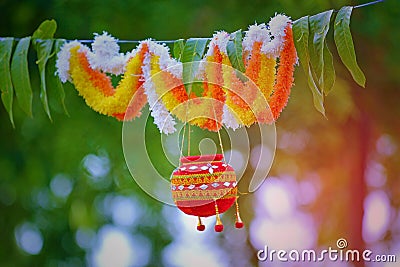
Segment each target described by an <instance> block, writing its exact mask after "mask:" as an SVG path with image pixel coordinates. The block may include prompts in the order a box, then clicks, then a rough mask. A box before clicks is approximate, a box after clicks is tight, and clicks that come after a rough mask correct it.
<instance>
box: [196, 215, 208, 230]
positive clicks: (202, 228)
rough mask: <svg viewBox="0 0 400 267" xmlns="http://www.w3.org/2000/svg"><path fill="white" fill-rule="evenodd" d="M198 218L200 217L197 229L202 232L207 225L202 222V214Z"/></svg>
mask: <svg viewBox="0 0 400 267" xmlns="http://www.w3.org/2000/svg"><path fill="white" fill-rule="evenodd" d="M198 218H199V222H198V223H197V231H200V232H202V231H204V230H205V229H206V226H205V225H204V224H203V223H202V222H201V218H200V216H199V217H198Z"/></svg>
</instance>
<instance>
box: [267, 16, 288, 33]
mask: <svg viewBox="0 0 400 267" xmlns="http://www.w3.org/2000/svg"><path fill="white" fill-rule="evenodd" d="M291 22H292V21H291V20H290V17H288V16H286V15H282V14H275V17H273V18H271V20H270V21H269V23H268V25H269V29H270V31H271V35H272V36H274V37H278V36H282V37H283V36H285V28H286V27H287V25H288V23H291Z"/></svg>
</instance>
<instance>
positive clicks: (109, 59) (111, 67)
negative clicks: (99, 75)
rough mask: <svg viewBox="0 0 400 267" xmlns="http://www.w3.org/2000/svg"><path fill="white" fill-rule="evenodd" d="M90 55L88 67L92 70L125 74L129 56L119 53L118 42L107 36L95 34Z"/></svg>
mask: <svg viewBox="0 0 400 267" xmlns="http://www.w3.org/2000/svg"><path fill="white" fill-rule="evenodd" d="M92 51H93V52H92V53H90V54H89V55H88V59H89V63H90V66H91V67H92V68H93V69H97V70H101V71H104V72H108V73H112V74H115V75H119V74H122V73H124V72H125V66H126V62H127V60H128V59H129V57H128V56H129V55H128V56H125V55H124V54H122V53H119V45H118V40H117V39H115V38H114V37H112V36H111V35H109V34H108V33H107V32H103V34H101V35H99V34H95V37H94V42H93V44H92Z"/></svg>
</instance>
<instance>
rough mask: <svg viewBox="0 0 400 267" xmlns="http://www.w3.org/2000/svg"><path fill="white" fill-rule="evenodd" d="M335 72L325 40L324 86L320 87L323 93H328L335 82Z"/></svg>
mask: <svg viewBox="0 0 400 267" xmlns="http://www.w3.org/2000/svg"><path fill="white" fill-rule="evenodd" d="M335 79H336V73H335V66H334V65H333V57H332V53H331V51H330V50H329V47H328V45H327V44H326V42H325V47H324V87H323V88H322V90H323V92H324V94H325V95H328V94H329V93H330V92H331V90H332V88H333V85H334V84H335Z"/></svg>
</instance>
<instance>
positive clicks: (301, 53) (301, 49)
mask: <svg viewBox="0 0 400 267" xmlns="http://www.w3.org/2000/svg"><path fill="white" fill-rule="evenodd" d="M293 36H294V44H295V46H296V50H297V55H298V57H299V60H300V63H301V66H302V67H303V70H304V73H305V74H306V76H307V82H308V86H309V87H310V89H311V93H312V95H313V101H314V106H315V108H316V109H317V110H318V111H319V112H321V113H322V114H323V115H324V116H325V108H324V97H323V94H322V93H321V92H320V90H319V89H318V87H317V85H316V84H315V81H314V78H313V75H312V71H311V66H310V55H309V48H308V41H309V21H308V16H305V17H302V18H300V19H298V20H296V21H295V22H294V23H293Z"/></svg>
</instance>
